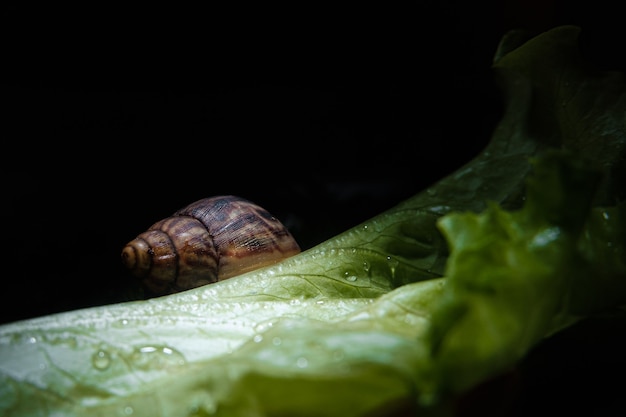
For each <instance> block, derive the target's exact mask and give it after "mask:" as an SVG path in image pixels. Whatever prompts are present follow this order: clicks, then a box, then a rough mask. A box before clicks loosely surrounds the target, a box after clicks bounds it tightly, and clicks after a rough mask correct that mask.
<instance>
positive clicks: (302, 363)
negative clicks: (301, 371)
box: [296, 357, 309, 368]
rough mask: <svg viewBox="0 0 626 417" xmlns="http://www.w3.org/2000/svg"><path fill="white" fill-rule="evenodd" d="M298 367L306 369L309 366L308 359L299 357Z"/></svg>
mask: <svg viewBox="0 0 626 417" xmlns="http://www.w3.org/2000/svg"><path fill="white" fill-rule="evenodd" d="M296 366H297V367H298V368H306V367H307V366H309V360H308V359H307V358H303V357H299V358H298V360H296Z"/></svg>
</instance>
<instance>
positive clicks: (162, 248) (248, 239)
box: [122, 195, 300, 295]
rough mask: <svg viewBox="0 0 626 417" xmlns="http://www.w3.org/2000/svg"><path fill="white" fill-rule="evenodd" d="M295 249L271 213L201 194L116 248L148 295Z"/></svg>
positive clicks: (268, 261) (264, 262) (220, 276)
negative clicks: (122, 247) (201, 195)
mask: <svg viewBox="0 0 626 417" xmlns="http://www.w3.org/2000/svg"><path fill="white" fill-rule="evenodd" d="M299 252H300V247H299V246H298V243H297V242H296V241H295V239H294V237H293V236H292V234H291V233H290V232H289V230H288V229H287V227H285V226H284V225H283V224H282V223H281V222H280V221H279V220H278V219H277V218H276V217H274V216H272V215H271V214H270V213H268V212H267V211H266V210H265V209H263V208H262V207H260V206H258V205H256V204H255V203H253V202H251V201H249V200H247V199H244V198H241V197H237V196H232V195H223V196H215V197H209V198H204V199H201V200H198V201H196V202H193V203H191V204H189V205H188V206H186V207H183V208H182V209H180V210H178V211H176V212H175V213H174V214H172V216H170V217H167V218H165V219H163V220H160V221H158V222H156V223H154V224H153V225H152V226H150V227H149V228H148V230H146V231H145V232H143V233H141V234H139V235H138V236H137V237H136V238H135V239H133V240H131V241H130V242H129V243H128V244H127V245H126V246H125V247H124V249H123V250H122V262H123V263H124V265H125V266H126V267H127V268H128V269H129V270H130V272H131V274H133V275H134V276H136V277H138V278H140V279H141V281H142V284H143V285H144V287H145V288H146V289H147V290H148V291H149V292H150V293H152V294H155V295H164V294H171V293H176V292H180V291H184V290H187V289H191V288H195V287H199V286H201V285H206V284H211V283H214V282H217V281H222V280H225V279H228V278H231V277H234V276H236V275H240V274H242V273H244V272H249V271H252V270H255V269H258V268H261V267H264V266H269V265H272V264H274V263H277V262H279V261H281V260H283V259H285V258H287V257H290V256H293V255H295V254H298V253H299Z"/></svg>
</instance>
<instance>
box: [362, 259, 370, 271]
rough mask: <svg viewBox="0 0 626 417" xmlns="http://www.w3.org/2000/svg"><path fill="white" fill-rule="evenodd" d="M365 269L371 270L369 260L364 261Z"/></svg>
mask: <svg viewBox="0 0 626 417" xmlns="http://www.w3.org/2000/svg"><path fill="white" fill-rule="evenodd" d="M363 270H364V271H365V272H370V264H369V262H367V261H363Z"/></svg>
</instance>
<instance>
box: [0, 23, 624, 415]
mask: <svg viewBox="0 0 626 417" xmlns="http://www.w3.org/2000/svg"><path fill="white" fill-rule="evenodd" d="M578 33H579V29H578V28H576V27H572V26H564V27H559V28H555V29H553V30H551V31H548V32H546V33H544V34H541V35H539V36H537V37H535V38H532V39H528V38H525V37H523V36H521V35H520V34H519V33H517V32H513V33H511V34H509V35H507V36H505V37H504V38H503V41H502V43H501V45H500V48H499V49H498V51H497V53H496V57H495V60H494V73H495V74H496V77H497V79H498V80H499V82H500V85H501V86H502V91H503V94H504V96H505V98H506V100H507V108H506V112H505V115H504V117H503V119H502V120H501V122H500V123H499V124H498V126H497V127H496V129H495V130H494V133H493V136H492V138H491V141H490V143H489V145H488V146H487V147H486V148H485V150H484V151H483V152H481V153H480V154H479V155H477V156H476V157H475V158H473V159H472V160H471V161H469V162H468V163H467V164H466V165H464V166H462V167H460V168H459V169H458V170H457V171H455V172H453V173H451V174H450V175H449V176H447V177H445V178H442V179H441V180H440V181H438V182H437V183H436V184H433V186H432V187H429V188H428V189H426V190H423V191H421V192H419V193H417V194H416V195H415V196H414V197H412V198H410V199H408V200H406V201H404V202H402V203H400V204H398V205H397V206H396V207H392V208H390V209H389V210H388V211H386V212H384V213H381V214H380V215H378V216H376V217H374V218H372V219H370V220H368V221H366V222H364V223H362V224H360V225H357V226H356V227H354V228H352V229H350V230H347V231H346V232H344V233H342V234H339V235H338V236H336V237H334V238H332V239H330V240H328V241H326V242H323V243H321V244H319V245H318V246H316V247H314V248H311V249H309V250H307V251H304V252H302V253H301V254H299V255H297V256H294V257H292V258H290V259H287V260H285V261H283V262H281V263H280V264H277V265H275V266H272V267H269V268H264V269H262V270H259V271H254V272H251V273H247V274H243V275H240V276H238V277H235V278H232V279H229V280H227V281H223V282H219V283H216V284H211V285H208V286H205V287H201V288H196V289H193V290H190V291H186V292H183V293H179V294H174V295H170V296H165V297H160V298H155V299H151V300H145V301H133V302H127V303H120V304H114V305H109V306H101V307H94V308H87V309H81V310H76V311H72V312H66V313H59V314H54V315H50V316H44V317H39V318H34V319H28V320H22V321H18V322H14V323H9V324H5V325H2V326H0V412H1V413H2V415H6V416H22V415H29V416H37V415H67V416H83V415H89V416H93V415H126V416H130V415H132V416H143V415H150V416H207V415H215V416H221V415H225V416H268V415H304V416H306V415H316V416H317V415H324V416H362V415H368V416H373V415H400V414H408V413H411V412H415V413H419V412H429V413H431V415H433V414H434V415H437V414H440V415H442V414H444V413H446V412H447V411H449V410H448V409H447V408H446V407H447V406H448V404H450V403H452V402H454V399H455V398H458V396H460V395H462V394H463V393H464V392H466V391H467V390H469V389H470V388H471V387H474V386H476V385H477V384H480V383H481V382H483V381H485V380H486V379H487V378H489V377H492V376H494V375H498V374H500V373H502V372H506V371H507V369H509V368H510V367H511V366H514V365H515V363H516V362H518V361H520V360H523V358H524V355H525V354H527V353H528V352H529V350H530V349H532V348H533V346H534V345H536V344H537V343H538V342H539V341H540V340H542V339H543V338H545V337H549V336H550V335H551V334H554V332H558V331H559V330H560V329H563V328H564V327H567V326H569V325H571V324H573V323H575V322H576V321H577V320H580V319H581V318H583V317H585V316H587V315H590V314H596V313H599V312H603V311H606V310H607V309H611V308H614V307H617V306H621V305H623V304H624V301H625V300H624V297H625V296H626V285H625V284H624V281H625V280H626V278H625V277H626V268H625V266H624V259H625V257H624V247H625V245H626V243H625V242H626V233H625V230H624V225H625V224H626V222H625V221H624V219H625V217H624V216H625V213H624V204H623V203H622V202H623V200H624V198H623V197H624V196H623V193H624V190H623V187H620V186H619V184H620V182H619V181H620V179H623V178H625V177H624V172H625V169H624V168H625V167H624V163H625V162H624V161H625V160H626V158H625V157H624V153H625V152H624V150H625V143H626V141H625V140H624V132H625V131H626V130H625V129H624V127H625V126H624V114H625V110H626V102H625V101H624V91H626V89H625V88H624V81H623V75H621V74H614V73H608V74H599V73H596V72H590V71H589V69H588V67H586V66H585V65H583V63H582V60H581V58H580V56H579V54H578V50H577V36H578ZM583 155H584V157H583Z"/></svg>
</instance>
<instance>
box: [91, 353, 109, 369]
mask: <svg viewBox="0 0 626 417" xmlns="http://www.w3.org/2000/svg"><path fill="white" fill-rule="evenodd" d="M91 363H92V364H93V366H94V367H95V368H96V369H97V370H99V371H104V370H105V369H107V368H108V367H109V365H111V354H109V352H107V351H106V350H104V349H98V351H96V353H94V354H93V356H92V357H91Z"/></svg>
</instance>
